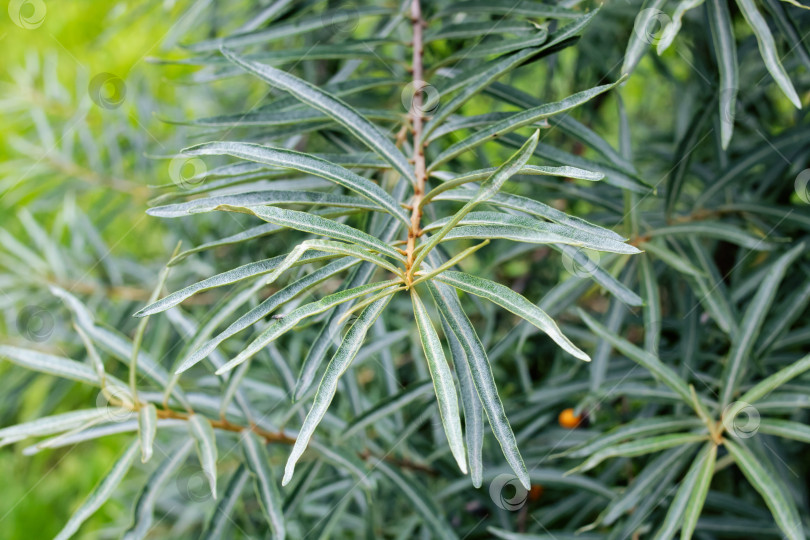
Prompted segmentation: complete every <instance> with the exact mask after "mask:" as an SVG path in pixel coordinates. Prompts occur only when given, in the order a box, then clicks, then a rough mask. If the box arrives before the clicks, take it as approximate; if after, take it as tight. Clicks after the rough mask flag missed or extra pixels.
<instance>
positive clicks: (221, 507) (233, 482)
mask: <svg viewBox="0 0 810 540" xmlns="http://www.w3.org/2000/svg"><path fill="white" fill-rule="evenodd" d="M249 477H250V473H249V472H248V470H247V467H245V465H244V464H241V465H239V467H237V469H236V471H234V473H233V475H232V476H231V479H230V480H229V481H228V486H227V487H226V488H225V493H224V494H223V496H222V499H221V500H220V501H219V502H218V503H217V506H216V508H214V513H213V514H211V519H210V520H209V521H208V523H206V525H205V530H204V531H203V533H202V535H201V536H200V538H201V539H202V540H218V539H219V538H222V535H223V533H224V532H225V527H226V526H227V525H228V523H233V518H232V517H231V512H233V507H234V506H236V501H237V500H238V499H239V496H240V495H241V494H242V490H243V489H244V487H245V482H247V480H248V478H249Z"/></svg>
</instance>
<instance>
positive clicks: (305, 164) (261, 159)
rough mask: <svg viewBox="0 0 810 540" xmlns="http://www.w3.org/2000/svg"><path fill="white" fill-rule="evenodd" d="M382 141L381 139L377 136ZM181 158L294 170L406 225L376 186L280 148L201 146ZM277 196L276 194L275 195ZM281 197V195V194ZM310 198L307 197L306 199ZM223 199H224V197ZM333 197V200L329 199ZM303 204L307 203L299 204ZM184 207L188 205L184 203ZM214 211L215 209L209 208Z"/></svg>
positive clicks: (337, 167)
mask: <svg viewBox="0 0 810 540" xmlns="http://www.w3.org/2000/svg"><path fill="white" fill-rule="evenodd" d="M380 137H383V135H380ZM183 153H184V154H187V155H191V156H212V155H213V156H221V155H228V156H233V157H237V158H240V159H246V160H249V161H255V162H257V163H265V164H267V165H273V166H276V167H284V168H287V169H295V170H296V171H301V172H305V173H308V174H312V175H315V176H318V177H320V178H325V179H327V180H329V181H331V182H334V183H335V184H337V185H339V186H342V187H345V188H346V189H348V190H351V191H354V192H355V193H357V194H358V195H360V196H361V197H364V198H366V199H368V200H369V201H372V202H374V203H376V204H377V205H378V206H379V208H380V209H383V210H385V211H387V212H388V213H390V214H391V215H393V216H396V217H397V218H399V219H400V221H402V222H403V223H405V224H406V225H407V224H408V223H409V220H408V216H407V215H406V214H405V212H404V211H403V210H402V208H401V207H400V206H399V204H398V203H397V202H396V201H395V200H394V199H393V198H392V197H391V195H389V194H388V193H386V192H385V191H384V190H383V189H382V188H381V187H380V186H378V185H377V184H375V183H374V182H372V181H371V180H368V179H366V178H363V177H362V176H359V175H357V174H355V173H353V172H352V171H350V170H348V169H344V168H343V167H341V166H340V165H335V164H334V163H330V162H329V161H326V160H325V159H321V158H319V157H315V156H312V155H309V154H304V153H301V152H295V151H293V150H287V149H284V148H277V147H273V146H262V145H260V144H252V143H240V142H227V141H225V142H210V143H203V144H199V145H196V146H192V147H190V148H186V149H185V150H183ZM272 193H273V192H270V193H263V194H262V196H261V197H257V199H259V200H261V198H262V197H271V196H272V195H271V194H272ZM276 193H278V192H276ZM281 193H284V192H281ZM298 196H300V197H302V198H306V197H307V195H306V192H303V193H302V192H299V193H298ZM310 196H311V195H310ZM226 197H227V196H226ZM332 197H336V196H334V195H333V196H332ZM230 198H238V199H244V198H247V195H245V194H242V195H231V196H230ZM301 202H307V201H303V200H302V201H301ZM187 204H188V203H187ZM222 204H223V205H228V206H246V205H245V204H243V203H241V202H237V203H229V202H224V203H222ZM250 204H267V203H261V202H258V203H253V202H251V203H250ZM212 209H215V208H212Z"/></svg>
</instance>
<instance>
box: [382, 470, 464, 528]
mask: <svg viewBox="0 0 810 540" xmlns="http://www.w3.org/2000/svg"><path fill="white" fill-rule="evenodd" d="M376 468H377V470H379V471H380V472H381V473H383V474H384V475H385V476H386V477H388V479H389V480H391V482H393V484H394V485H395V486H396V487H397V488H398V489H399V490H400V491H401V492H402V494H403V495H405V498H406V499H408V501H409V502H410V503H411V504H412V505H413V507H414V509H415V510H416V511H417V513H418V514H419V515H420V516H421V517H422V519H423V520H424V521H425V523H426V524H427V525H428V526H429V527H430V528H431V530H432V531H433V535H434V536H432V537H433V538H441V539H443V540H458V536H456V534H455V533H454V532H453V529H452V528H451V527H450V524H449V523H447V521H445V519H444V518H443V517H442V516H441V514H440V513H439V512H438V511H437V510H438V509H439V508H441V507H440V506H439V505H438V504H436V502H435V501H433V500H432V499H433V497H432V496H431V494H430V491H429V490H428V489H427V488H426V486H420V485H418V484H416V483H415V482H414V481H413V480H411V479H410V478H408V477H406V476H405V474H403V473H401V472H400V471H398V470H396V469H394V468H393V467H389V466H388V465H387V464H386V463H385V462H383V461H379V462H377V465H376Z"/></svg>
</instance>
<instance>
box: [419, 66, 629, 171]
mask: <svg viewBox="0 0 810 540" xmlns="http://www.w3.org/2000/svg"><path fill="white" fill-rule="evenodd" d="M621 82H622V80H621V79H620V80H619V81H617V82H615V83H613V84H604V85H602V86H596V87H594V88H591V89H589V90H584V91H582V92H577V93H576V94H572V95H570V96H568V97H567V98H565V99H563V100H561V101H557V102H554V103H547V104H544V105H540V106H538V107H533V108H531V109H527V110H524V111H521V112H519V113H516V114H514V115H512V116H510V117H508V118H505V119H503V120H501V121H500V122H496V123H494V124H491V125H489V126H488V127H486V128H484V129H482V130H480V131H477V132H476V133H474V134H472V135H470V136H469V137H467V138H466V139H462V140H461V141H459V142H457V143H455V144H453V145H451V146H450V147H448V148H447V149H445V150H444V151H443V152H442V153H441V154H439V155H438V156H436V158H435V159H434V160H433V161H432V162H431V163H430V165H429V166H428V172H429V171H432V170H435V169H436V167H438V166H439V165H441V164H443V163H446V162H448V161H450V160H451V159H453V158H455V157H456V156H459V155H461V154H463V153H464V152H467V151H468V150H472V149H473V148H475V147H476V146H478V145H480V144H482V143H484V142H486V141H489V140H492V139H494V138H496V137H500V136H501V135H503V134H505V133H509V132H511V131H514V130H516V129H518V128H520V127H523V126H527V125H529V124H532V123H534V122H537V121H539V120H542V119H544V118H548V117H550V116H553V115H555V114H560V113H562V112H565V111H568V110H571V109H573V108H575V107H578V106H580V105H582V104H583V103H587V102H588V101H590V100H591V99H593V98H595V97H596V96H598V95H599V94H603V93H605V92H607V91H608V90H610V89H611V88H613V87H615V86H616V85H617V84H619V83H621Z"/></svg>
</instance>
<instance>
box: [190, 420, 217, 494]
mask: <svg viewBox="0 0 810 540" xmlns="http://www.w3.org/2000/svg"><path fill="white" fill-rule="evenodd" d="M188 428H189V431H190V432H191V435H192V436H193V437H194V440H195V441H196V443H197V457H199V459H200V466H201V467H202V470H203V474H205V477H206V478H207V479H208V485H209V487H210V488H211V495H212V496H213V497H214V499H216V498H217V438H216V434H214V427H213V426H212V425H211V422H209V421H208V419H207V418H205V417H204V416H200V415H198V414H192V415H191V416H189V417H188Z"/></svg>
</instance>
